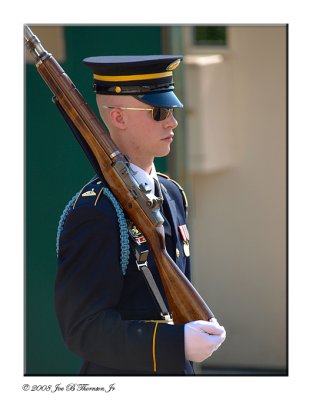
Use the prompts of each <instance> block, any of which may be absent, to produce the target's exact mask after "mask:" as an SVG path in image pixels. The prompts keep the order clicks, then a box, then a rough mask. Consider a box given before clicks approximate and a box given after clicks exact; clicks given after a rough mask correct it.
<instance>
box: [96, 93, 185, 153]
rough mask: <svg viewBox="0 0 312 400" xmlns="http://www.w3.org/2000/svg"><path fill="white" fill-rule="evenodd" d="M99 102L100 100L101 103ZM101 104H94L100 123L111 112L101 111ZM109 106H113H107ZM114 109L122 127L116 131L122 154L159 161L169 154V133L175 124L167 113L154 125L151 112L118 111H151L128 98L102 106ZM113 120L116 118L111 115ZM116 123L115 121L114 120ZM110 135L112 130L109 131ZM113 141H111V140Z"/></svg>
mask: <svg viewBox="0 0 312 400" xmlns="http://www.w3.org/2000/svg"><path fill="white" fill-rule="evenodd" d="M101 100H102V99H101ZM101 100H100V101H98V105H99V108H100V112H101V114H102V117H103V119H104V120H107V117H108V115H109V114H110V113H111V112H112V109H109V110H107V109H106V110H105V113H103V111H101ZM111 102H113V104H108V103H111ZM103 104H105V105H109V106H115V107H116V109H117V112H119V113H120V115H117V117H119V118H122V120H123V122H124V125H123V127H122V129H119V130H118V136H119V139H118V141H120V140H121V141H122V143H123V147H125V146H126V147H127V149H126V150H125V149H124V151H123V152H124V153H125V154H130V155H131V154H132V155H135V154H144V155H145V156H146V157H163V156H166V155H167V154H168V153H169V152H170V145H171V143H172V141H173V136H174V134H173V129H174V128H176V127H177V125H178V123H177V121H176V119H175V118H174V116H173V114H172V113H170V114H169V115H168V117H167V118H166V119H165V120H163V121H154V119H153V116H152V111H148V110H122V109H120V110H118V106H119V107H134V108H147V109H148V108H152V106H150V105H148V104H145V103H142V102H141V101H139V100H137V99H135V98H134V97H131V96H115V98H114V97H113V96H109V98H106V99H105V100H104V103H102V105H103ZM115 117H116V115H115ZM117 119H118V118H117ZM110 130H111V131H112V130H114V129H110ZM113 139H114V137H113Z"/></svg>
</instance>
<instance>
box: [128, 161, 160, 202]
mask: <svg viewBox="0 0 312 400" xmlns="http://www.w3.org/2000/svg"><path fill="white" fill-rule="evenodd" d="M130 168H131V170H132V172H133V175H134V177H135V179H136V181H137V182H138V184H139V185H141V184H142V183H143V185H145V184H147V185H148V186H149V187H150V188H151V189H152V192H153V194H155V182H154V179H157V180H158V177H157V173H156V168H155V165H154V164H153V166H152V170H151V173H150V174H148V173H147V172H145V171H144V170H143V169H142V168H140V167H138V166H137V165H134V164H132V163H130Z"/></svg>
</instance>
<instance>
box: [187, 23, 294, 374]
mask: <svg viewBox="0 0 312 400" xmlns="http://www.w3.org/2000/svg"><path fill="white" fill-rule="evenodd" d="M228 33H229V48H228V50H227V51H226V52H224V53H223V62H222V63H220V64H214V65H212V66H209V65H208V66H202V67H200V66H198V65H193V64H192V63H190V64H186V77H187V93H188V96H187V104H186V111H187V112H186V115H188V118H187V125H186V127H187V141H188V150H189V154H188V157H189V159H190V160H192V157H193V158H194V154H195V153H196V151H199V149H198V147H197V148H196V146H195V149H194V146H192V145H190V144H191V143H192V142H194V141H196V142H197V141H201V146H200V149H203V148H204V150H205V151H204V152H203V154H204V156H203V160H204V161H203V163H202V164H201V165H200V166H198V165H195V164H194V163H192V162H191V163H190V176H189V177H190V182H191V185H190V190H189V197H190V199H189V200H190V203H191V214H190V221H191V238H192V239H193V241H192V257H193V266H194V273H193V276H194V284H195V286H196V287H197V288H198V289H199V292H200V293H201V294H202V296H203V297H204V298H205V300H206V301H207V302H208V304H209V305H210V306H211V308H212V309H213V310H214V312H215V314H216V316H217V317H218V319H219V320H220V322H221V323H222V324H224V325H225V327H226V329H227V335H228V336H227V340H226V342H225V343H224V345H223V348H222V349H220V350H219V351H218V352H217V353H216V354H215V355H214V356H213V357H212V358H211V359H209V360H208V361H207V362H206V365H207V366H211V367H218V366H220V367H242V368H245V367H250V368H278V369H279V368H285V366H286V345H287V344H286V323H287V320H286V301H287V300H286V270H287V267H286V251H287V250H286V118H287V116H286V28H285V27H283V26H275V27H269V26H262V27H260V26H259V27H256V26H254V27H247V26H242V27H234V26H232V27H229V28H228ZM195 53H196V51H195ZM218 66H219V70H218ZM203 71H204V73H203ZM202 76H204V78H202ZM212 77H213V78H214V79H213V84H210V85H206V86H205V84H204V83H203V82H201V81H200V80H201V79H204V80H205V79H206V80H207V81H209V80H210V81H211V78H212ZM225 82H226V87H225ZM195 87H197V88H198V89H197V90H195V91H194V90H193V89H194V88H195ZM200 87H204V89H205V90H204V91H201V90H200ZM207 105H209V109H208V107H207ZM203 107H204V109H203ZM205 107H207V108H205ZM218 126H219V127H220V129H219V132H218ZM218 134H220V137H219V136H218ZM207 138H208V139H207ZM211 150H213V154H216V153H219V155H218V157H212V158H211V153H209V151H210V152H211ZM194 152H195V153H194ZM205 154H206V156H207V157H206V159H205ZM209 154H210V155H209ZM195 155H196V154H195ZM195 158H196V157H195ZM218 159H219V160H220V162H219V164H218ZM210 167H211V168H210Z"/></svg>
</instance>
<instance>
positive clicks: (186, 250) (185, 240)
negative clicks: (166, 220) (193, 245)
mask: <svg viewBox="0 0 312 400" xmlns="http://www.w3.org/2000/svg"><path fill="white" fill-rule="evenodd" d="M179 232H180V235H181V237H182V240H183V250H184V254H185V256H186V257H189V256H190V244H189V243H190V234H189V231H188V229H187V226H186V225H179Z"/></svg>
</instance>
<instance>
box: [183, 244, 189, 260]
mask: <svg viewBox="0 0 312 400" xmlns="http://www.w3.org/2000/svg"><path fill="white" fill-rule="evenodd" d="M183 250H184V254H185V255H186V257H189V256H190V245H189V243H188V242H184V243H183Z"/></svg>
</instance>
